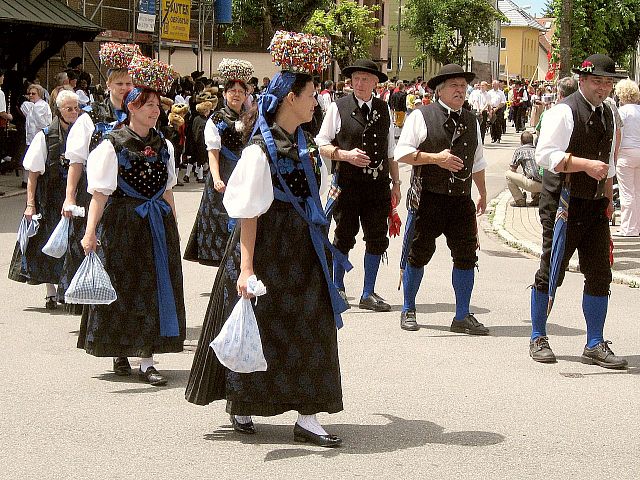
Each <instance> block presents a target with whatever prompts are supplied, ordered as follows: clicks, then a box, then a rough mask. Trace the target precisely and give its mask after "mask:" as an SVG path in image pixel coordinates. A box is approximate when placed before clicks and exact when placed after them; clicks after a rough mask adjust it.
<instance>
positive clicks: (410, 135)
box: [394, 100, 487, 173]
mask: <svg viewBox="0 0 640 480" xmlns="http://www.w3.org/2000/svg"><path fill="white" fill-rule="evenodd" d="M438 102H439V103H440V105H442V106H443V107H444V108H446V109H447V111H448V112H449V113H451V111H452V110H451V109H450V108H449V107H447V106H446V105H445V104H444V103H442V101H441V100H438ZM458 112H459V110H458ZM476 124H478V120H476ZM477 131H478V146H477V147H476V152H475V154H474V156H473V168H472V169H471V172H472V173H476V172H480V171H482V170H484V169H485V168H487V161H486V160H485V158H484V153H483V149H482V137H481V136H480V125H478V128H477ZM427 135H428V132H427V124H426V123H425V121H424V115H422V114H420V115H409V116H408V117H407V120H406V121H405V123H404V127H402V132H401V133H400V138H399V139H398V145H397V146H396V150H395V152H394V156H395V159H396V161H397V160H400V159H401V158H402V157H404V156H405V155H409V154H410V153H413V152H415V151H416V150H418V147H419V146H420V144H422V142H424V141H425V140H426V139H427Z"/></svg>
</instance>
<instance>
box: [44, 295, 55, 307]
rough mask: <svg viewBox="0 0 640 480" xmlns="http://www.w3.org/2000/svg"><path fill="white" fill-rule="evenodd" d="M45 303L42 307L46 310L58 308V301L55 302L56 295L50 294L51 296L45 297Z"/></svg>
mask: <svg viewBox="0 0 640 480" xmlns="http://www.w3.org/2000/svg"><path fill="white" fill-rule="evenodd" d="M45 300H46V302H45V304H44V308H46V309H47V310H55V309H57V308H58V302H56V297H55V296H52V297H45Z"/></svg>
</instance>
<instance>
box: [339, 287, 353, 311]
mask: <svg viewBox="0 0 640 480" xmlns="http://www.w3.org/2000/svg"><path fill="white" fill-rule="evenodd" d="M338 293H339V294H340V296H341V297H342V299H343V300H344V303H346V304H347V308H351V305H350V304H349V299H348V298H347V292H345V291H344V290H341V289H338Z"/></svg>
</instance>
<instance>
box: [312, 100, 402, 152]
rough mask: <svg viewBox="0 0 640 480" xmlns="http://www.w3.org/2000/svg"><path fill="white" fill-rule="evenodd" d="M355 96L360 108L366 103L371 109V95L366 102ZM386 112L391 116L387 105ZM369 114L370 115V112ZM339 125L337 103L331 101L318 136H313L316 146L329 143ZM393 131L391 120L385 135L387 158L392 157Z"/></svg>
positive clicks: (334, 136) (337, 130)
mask: <svg viewBox="0 0 640 480" xmlns="http://www.w3.org/2000/svg"><path fill="white" fill-rule="evenodd" d="M355 98H356V101H357V102H358V107H360V108H362V105H363V104H365V103H366V104H367V106H368V107H369V112H371V111H372V106H371V105H372V104H373V96H372V97H371V98H370V99H369V101H368V102H365V101H364V100H360V99H359V98H358V97H355ZM387 112H389V118H390V119H391V118H393V117H392V116H391V111H390V110H389V107H387ZM369 115H371V113H370V114H369ZM341 127H342V120H340V112H339V111H338V105H336V102H332V103H331V105H329V108H328V110H327V113H326V115H325V116H324V120H323V121H322V126H321V127H320V131H319V132H318V136H317V137H316V138H315V142H316V145H318V147H323V146H325V145H330V144H331V142H333V140H334V139H335V138H336V136H337V135H338V133H339V132H340V128H341ZM394 131H395V129H394V125H393V122H389V134H388V135H387V143H388V147H387V158H393V151H394V149H395V146H396V139H395V136H394Z"/></svg>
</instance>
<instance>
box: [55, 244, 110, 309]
mask: <svg viewBox="0 0 640 480" xmlns="http://www.w3.org/2000/svg"><path fill="white" fill-rule="evenodd" d="M117 298H118V296H117V295H116V291H115V289H114V288H113V285H111V279H110V278H109V274H108V273H107V271H106V270H105V269H104V267H103V266H102V262H101V261H100V259H99V258H98V255H96V252H90V253H89V255H87V256H86V257H85V259H84V260H83V261H82V263H81V264H80V267H78V271H77V272H76V274H75V275H74V276H73V279H72V280H71V283H70V284H69V288H68V289H67V291H66V292H65V294H64V301H65V302H66V303H79V304H82V305H109V304H111V303H113V302H115V301H116V299H117Z"/></svg>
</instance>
